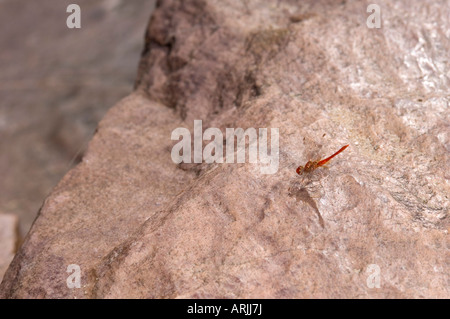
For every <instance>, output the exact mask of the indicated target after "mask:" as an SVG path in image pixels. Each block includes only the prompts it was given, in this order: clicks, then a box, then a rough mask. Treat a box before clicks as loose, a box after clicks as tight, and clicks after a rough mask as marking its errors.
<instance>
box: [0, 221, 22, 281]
mask: <svg viewBox="0 0 450 319" xmlns="http://www.w3.org/2000/svg"><path fill="white" fill-rule="evenodd" d="M18 228H19V221H18V217H17V216H16V215H13V214H3V213H0V281H1V280H2V278H3V274H4V273H5V271H6V269H7V268H8V266H9V263H10V262H11V260H12V259H13V257H14V253H15V252H16V249H17V245H18V243H19V232H18Z"/></svg>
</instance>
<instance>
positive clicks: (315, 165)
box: [296, 144, 348, 175]
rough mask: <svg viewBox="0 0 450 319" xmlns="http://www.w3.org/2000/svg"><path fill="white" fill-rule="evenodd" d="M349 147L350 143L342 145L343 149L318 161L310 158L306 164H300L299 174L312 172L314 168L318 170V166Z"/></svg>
mask: <svg viewBox="0 0 450 319" xmlns="http://www.w3.org/2000/svg"><path fill="white" fill-rule="evenodd" d="M347 147H348V144H347V145H345V146H342V147H341V149H340V150H339V151H337V152H336V153H334V154H333V155H331V156H329V157H327V158H325V159H323V160H318V161H311V160H309V161H308V162H307V163H306V164H305V166H301V165H300V166H299V167H297V170H296V172H297V174H298V175H302V174H304V173H309V172H312V171H314V170H316V169H317V168H319V167H321V166H323V165H325V164H326V163H328V162H329V161H330V160H331V159H332V158H333V157H335V156H336V155H338V154H339V153H340V152H342V151H343V150H345V149H346V148H347Z"/></svg>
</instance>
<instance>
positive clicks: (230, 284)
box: [0, 0, 450, 298]
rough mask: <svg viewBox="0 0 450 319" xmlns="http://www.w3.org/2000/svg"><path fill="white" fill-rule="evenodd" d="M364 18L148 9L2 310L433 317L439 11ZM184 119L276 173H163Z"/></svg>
mask: <svg viewBox="0 0 450 319" xmlns="http://www.w3.org/2000/svg"><path fill="white" fill-rule="evenodd" d="M379 5H380V7H381V9H382V28H381V29H369V28H368V27H367V26H366V23H365V22H366V19H367V16H368V14H366V7H365V5H363V4H362V3H360V2H341V3H338V2H320V3H317V2H316V1H306V2H305V3H303V4H302V5H301V6H299V5H298V4H297V3H293V2H292V3H291V2H278V4H273V3H272V2H267V1H262V0H261V1H254V2H251V3H247V2H236V1H231V0H229V1H200V0H189V1H175V0H167V1H161V2H160V3H159V5H158V7H157V9H156V10H155V11H154V14H153V16H152V18H151V22H150V24H149V27H148V30H147V37H146V45H145V49H144V52H143V56H142V59H141V63H140V68H139V73H138V77H137V80H136V91H135V92H134V93H132V94H131V95H130V96H129V97H127V98H125V99H124V100H122V101H121V102H120V103H118V104H117V105H116V106H115V107H113V108H112V109H111V110H110V111H109V112H108V113H107V114H106V116H105V117H104V119H103V120H102V121H101V122H100V124H99V127H98V131H97V134H96V135H95V136H94V138H93V139H92V141H91V142H90V144H89V148H88V150H87V152H86V154H85V156H84V157H83V160H82V162H81V163H80V164H79V165H78V166H77V167H76V168H74V169H72V170H71V171H70V172H69V173H68V174H67V175H66V176H65V177H64V178H63V179H62V181H61V182H60V183H59V184H58V186H57V187H56V188H55V189H54V191H53V192H52V193H51V194H50V196H49V197H48V198H47V199H46V201H45V203H44V205H43V206H42V208H41V210H40V213H39V217H38V218H37V220H36V222H35V223H34V225H33V227H32V229H31V231H30V233H29V234H28V236H27V238H26V239H25V242H24V244H23V246H22V248H21V249H20V251H19V252H18V254H17V255H16V257H15V259H14V261H13V262H12V264H11V266H10V268H9V269H8V271H7V273H6V275H5V278H4V280H3V282H2V284H1V286H0V288H1V289H0V291H1V292H0V297H2V298H189V297H191V298H224V297H229V298H318V297H325V298H448V297H449V296H450V294H449V291H448V285H447V283H448V280H449V276H448V271H447V268H448V258H447V256H448V248H449V247H448V230H449V214H448V209H449V198H448V194H449V193H450V192H449V187H448V179H449V178H450V175H449V173H448V172H449V171H450V170H449V164H450V161H449V150H450V142H449V141H450V135H449V134H448V131H449V130H448V123H449V111H448V102H449V101H448V92H449V83H450V82H449V78H448V73H446V72H447V71H446V70H448V59H447V53H446V52H448V49H449V45H450V43H449V41H448V37H447V35H446V32H447V31H446V30H449V29H450V26H449V23H450V22H449V21H448V19H446V17H447V16H448V13H449V12H450V6H448V5H447V6H443V5H442V4H436V3H434V2H431V1H430V2H424V1H421V2H419V1H417V2H416V3H415V5H414V6H413V5H411V3H410V1H396V2H395V4H392V3H390V2H387V1H381V2H380V3H379ZM292 16H300V17H302V18H301V19H293V18H292ZM429 21H434V22H435V23H428V22H429ZM197 119H201V120H203V128H208V127H217V128H219V129H220V130H222V131H225V128H227V127H232V128H238V127H241V128H250V127H254V128H279V129H280V144H279V145H280V149H279V156H280V163H279V164H280V165H279V170H278V171H277V173H276V174H272V175H266V174H262V173H261V171H260V169H259V168H260V166H261V164H259V163H257V164H252V163H243V164H217V163H215V164H206V163H202V164H180V165H176V164H174V163H173V162H172V160H171V157H170V153H171V149H172V146H173V145H174V144H175V142H174V141H171V139H170V136H171V132H172V131H173V130H174V129H175V128H178V127H187V128H190V129H192V127H193V121H194V120H197ZM346 144H349V145H350V146H349V147H348V149H346V150H345V151H344V152H343V153H341V154H339V155H338V156H337V157H336V158H334V159H333V160H332V161H331V162H330V163H329V167H328V169H326V168H319V169H317V170H316V171H315V172H313V173H312V174H309V175H306V176H302V177H300V176H298V175H297V174H296V173H295V169H296V167H297V166H298V165H300V164H301V165H303V164H304V163H306V161H307V160H309V159H315V158H316V157H317V158H321V157H323V156H327V155H331V154H332V153H334V152H335V151H337V150H338V149H339V148H340V147H342V146H343V145H346ZM30 263H31V264H32V267H29V266H27V265H29V264H30ZM71 264H76V265H78V266H79V267H80V270H81V273H80V274H81V288H79V289H78V288H69V287H68V285H67V278H68V276H69V273H68V272H67V267H68V266H69V265H71Z"/></svg>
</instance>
